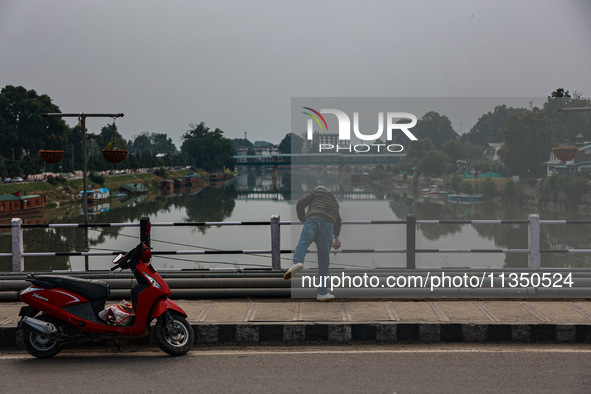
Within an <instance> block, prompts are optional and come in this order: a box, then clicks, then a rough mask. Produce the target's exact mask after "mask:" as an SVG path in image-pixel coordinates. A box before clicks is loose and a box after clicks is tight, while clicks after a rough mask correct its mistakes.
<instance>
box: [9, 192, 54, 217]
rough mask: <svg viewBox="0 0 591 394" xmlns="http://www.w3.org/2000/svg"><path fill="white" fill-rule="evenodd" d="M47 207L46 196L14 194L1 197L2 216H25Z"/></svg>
mask: <svg viewBox="0 0 591 394" xmlns="http://www.w3.org/2000/svg"><path fill="white" fill-rule="evenodd" d="M44 206H45V195H44V194H22V193H21V192H16V193H14V194H3V195H0V215H13V217H15V216H14V215H23V214H25V213H27V212H32V211H38V210H40V209H41V208H43V207H44Z"/></svg>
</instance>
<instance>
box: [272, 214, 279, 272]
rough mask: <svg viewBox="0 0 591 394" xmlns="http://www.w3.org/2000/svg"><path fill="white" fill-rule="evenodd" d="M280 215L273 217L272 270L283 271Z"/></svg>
mask: <svg viewBox="0 0 591 394" xmlns="http://www.w3.org/2000/svg"><path fill="white" fill-rule="evenodd" d="M280 227H281V226H280V225H279V215H273V216H271V269H272V270H273V271H280V270H281V237H280V235H281V233H280Z"/></svg>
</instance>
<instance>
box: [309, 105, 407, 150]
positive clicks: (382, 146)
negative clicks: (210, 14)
mask: <svg viewBox="0 0 591 394" xmlns="http://www.w3.org/2000/svg"><path fill="white" fill-rule="evenodd" d="M302 108H303V109H304V110H306V111H304V112H303V113H304V114H305V115H308V116H309V119H308V123H307V126H308V127H307V135H306V137H307V139H308V140H310V141H311V140H313V139H314V122H316V124H318V126H319V127H320V130H321V131H320V132H323V131H324V132H329V130H328V123H327V122H326V119H325V117H324V116H323V114H330V115H334V116H336V120H337V122H338V139H339V141H343V142H345V143H347V141H348V145H339V144H338V143H336V144H335V143H321V144H319V145H318V152H326V151H335V152H342V151H347V152H350V153H352V152H356V153H366V152H369V151H370V150H371V149H372V147H375V148H377V151H378V152H382V151H387V152H390V153H400V152H402V151H403V150H404V147H403V146H402V145H400V144H387V143H375V141H376V140H378V139H380V138H381V137H382V136H383V134H384V123H386V141H392V140H393V139H394V138H393V136H394V131H401V132H403V133H404V135H406V137H408V139H409V140H411V141H417V137H415V136H414V134H413V133H412V132H411V131H410V130H409V129H411V128H413V127H414V126H416V124H417V117H416V116H415V115H413V114H411V113H408V112H386V113H385V115H384V112H378V130H377V131H376V132H375V133H370V134H365V133H362V132H361V130H360V128H359V112H353V135H354V136H355V137H356V138H357V139H359V140H361V141H372V142H373V143H371V144H369V143H361V144H351V118H350V117H349V115H347V113H345V112H344V111H341V110H338V109H320V111H317V110H315V109H313V108H310V107H302ZM402 119H410V122H409V123H397V122H398V121H400V120H402Z"/></svg>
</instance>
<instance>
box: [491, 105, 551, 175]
mask: <svg viewBox="0 0 591 394" xmlns="http://www.w3.org/2000/svg"><path fill="white" fill-rule="evenodd" d="M551 134H552V128H551V127H550V122H549V120H548V118H547V117H546V116H545V113H544V112H543V111H541V110H536V109H534V110H533V111H528V112H525V113H522V114H520V115H515V116H513V117H511V118H510V119H509V121H508V122H507V125H506V127H505V143H504V144H503V146H502V147H501V149H500V151H499V155H500V156H501V158H502V160H503V163H504V164H505V168H506V169H507V172H508V173H509V174H510V175H520V176H524V177H542V176H543V175H544V174H545V171H546V168H545V167H544V162H545V161H547V160H548V158H549V155H550V147H551V144H550V136H551Z"/></svg>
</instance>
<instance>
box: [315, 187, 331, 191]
mask: <svg viewBox="0 0 591 394" xmlns="http://www.w3.org/2000/svg"><path fill="white" fill-rule="evenodd" d="M318 190H322V191H325V192H327V191H329V190H328V188H327V187H326V186H316V187H315V188H314V191H318Z"/></svg>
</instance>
